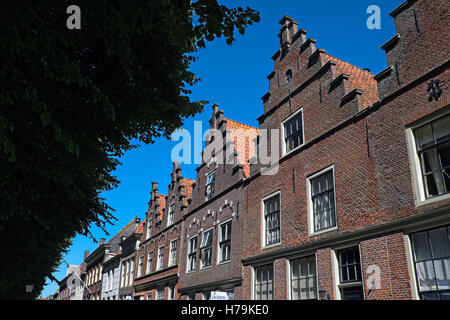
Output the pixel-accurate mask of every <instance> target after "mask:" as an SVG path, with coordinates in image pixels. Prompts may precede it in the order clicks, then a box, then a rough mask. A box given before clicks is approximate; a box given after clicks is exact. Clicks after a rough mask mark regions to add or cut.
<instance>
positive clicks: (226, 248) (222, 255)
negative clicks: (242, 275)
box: [219, 221, 231, 262]
mask: <svg viewBox="0 0 450 320" xmlns="http://www.w3.org/2000/svg"><path fill="white" fill-rule="evenodd" d="M230 253H231V221H228V222H226V223H224V224H222V225H221V226H220V239H219V262H225V261H229V260H230Z"/></svg>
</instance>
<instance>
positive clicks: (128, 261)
mask: <svg viewBox="0 0 450 320" xmlns="http://www.w3.org/2000/svg"><path fill="white" fill-rule="evenodd" d="M126 270H127V279H126V281H125V286H128V285H129V284H130V270H131V266H130V260H127V268H126Z"/></svg>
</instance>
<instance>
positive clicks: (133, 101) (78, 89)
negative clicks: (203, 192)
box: [0, 0, 259, 299]
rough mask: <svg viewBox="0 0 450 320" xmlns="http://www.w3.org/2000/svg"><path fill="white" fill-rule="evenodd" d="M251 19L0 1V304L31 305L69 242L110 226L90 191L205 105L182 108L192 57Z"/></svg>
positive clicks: (52, 1) (182, 0) (138, 4)
mask: <svg viewBox="0 0 450 320" xmlns="http://www.w3.org/2000/svg"><path fill="white" fill-rule="evenodd" d="M71 4H76V5H78V6H79V7H80V8H81V30H69V29H68V28H67V27H66V20H67V18H68V17H69V16H70V14H67V13H66V9H67V7H68V6H69V5H71ZM258 21H259V13H258V12H256V11H254V10H252V9H250V8H248V7H247V8H246V9H243V8H228V7H226V6H223V5H221V4H218V3H217V1H216V0H197V1H192V2H191V1H189V0H126V1H124V0H109V1H106V0H79V1H76V3H72V1H62V0H39V1H34V0H28V1H11V0H3V1H1V4H0V24H1V25H0V33H1V41H0V61H1V62H0V85H1V89H0V234H1V235H0V242H1V245H0V258H1V259H0V298H1V299H6V298H34V297H35V296H36V295H37V294H39V292H40V290H41V289H42V287H43V286H44V282H45V277H46V276H47V275H49V274H51V273H52V272H53V271H54V270H55V269H56V267H57V263H58V261H59V260H60V258H61V255H62V254H63V253H64V250H66V249H67V248H68V246H69V245H70V239H71V238H72V237H74V236H75V235H76V234H83V235H88V236H92V235H91V234H90V232H89V226H91V225H92V224H94V225H97V226H99V227H100V228H103V229H104V228H105V226H106V224H108V223H112V221H113V220H114V217H113V215H112V208H110V207H108V205H107V204H106V203H105V201H104V199H102V198H101V192H103V191H106V190H110V189H111V188H114V187H116V186H117V184H118V182H119V181H117V179H116V178H115V177H114V176H113V175H111V173H112V171H113V170H114V169H115V168H116V166H117V165H118V163H119V162H118V160H117V159H118V158H119V157H120V156H121V155H122V154H123V152H125V151H127V150H130V149H131V148H133V147H134V146H133V145H132V144H131V142H130V141H131V140H133V139H137V140H138V141H141V142H143V143H152V142H153V140H154V138H155V137H160V136H165V137H168V136H169V135H170V134H171V132H173V131H174V130H175V129H176V128H179V127H180V126H181V125H182V124H183V120H184V119H186V118H187V117H190V116H192V115H194V114H196V113H198V112H200V111H201V110H202V108H203V106H204V104H205V103H206V101H191V100H190V99H189V94H190V91H189V90H188V88H189V87H191V86H193V85H195V83H196V82H197V81H198V79H197V78H196V77H195V75H194V74H193V73H192V72H190V71H189V67H190V63H191V62H192V61H194V60H195V57H194V56H193V55H195V51H196V50H198V48H202V47H205V43H206V42H207V41H212V40H214V39H215V38H217V37H221V36H223V37H224V38H225V39H226V42H227V43H228V44H231V43H232V42H233V41H234V40H235V38H234V34H235V31H236V30H237V31H238V32H239V33H241V34H243V33H244V32H245V28H246V27H248V26H249V25H251V24H253V23H254V22H258ZM27 283H33V284H34V285H35V289H34V294H31V295H30V297H28V296H27V295H26V293H25V285H26V284H27Z"/></svg>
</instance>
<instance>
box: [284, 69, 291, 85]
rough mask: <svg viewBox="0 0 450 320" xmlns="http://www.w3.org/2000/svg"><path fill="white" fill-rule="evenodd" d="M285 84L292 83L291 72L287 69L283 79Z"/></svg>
mask: <svg viewBox="0 0 450 320" xmlns="http://www.w3.org/2000/svg"><path fill="white" fill-rule="evenodd" d="M285 82H286V84H290V83H291V82H292V70H291V69H289V70H288V71H287V72H286V79H285Z"/></svg>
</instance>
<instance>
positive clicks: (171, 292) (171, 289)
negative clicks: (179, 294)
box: [168, 284, 175, 300]
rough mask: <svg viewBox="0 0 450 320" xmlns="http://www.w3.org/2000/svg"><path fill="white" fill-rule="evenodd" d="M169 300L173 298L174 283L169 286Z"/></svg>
mask: <svg viewBox="0 0 450 320" xmlns="http://www.w3.org/2000/svg"><path fill="white" fill-rule="evenodd" d="M168 299H169V300H175V285H174V284H172V285H170V286H169V297H168Z"/></svg>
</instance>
